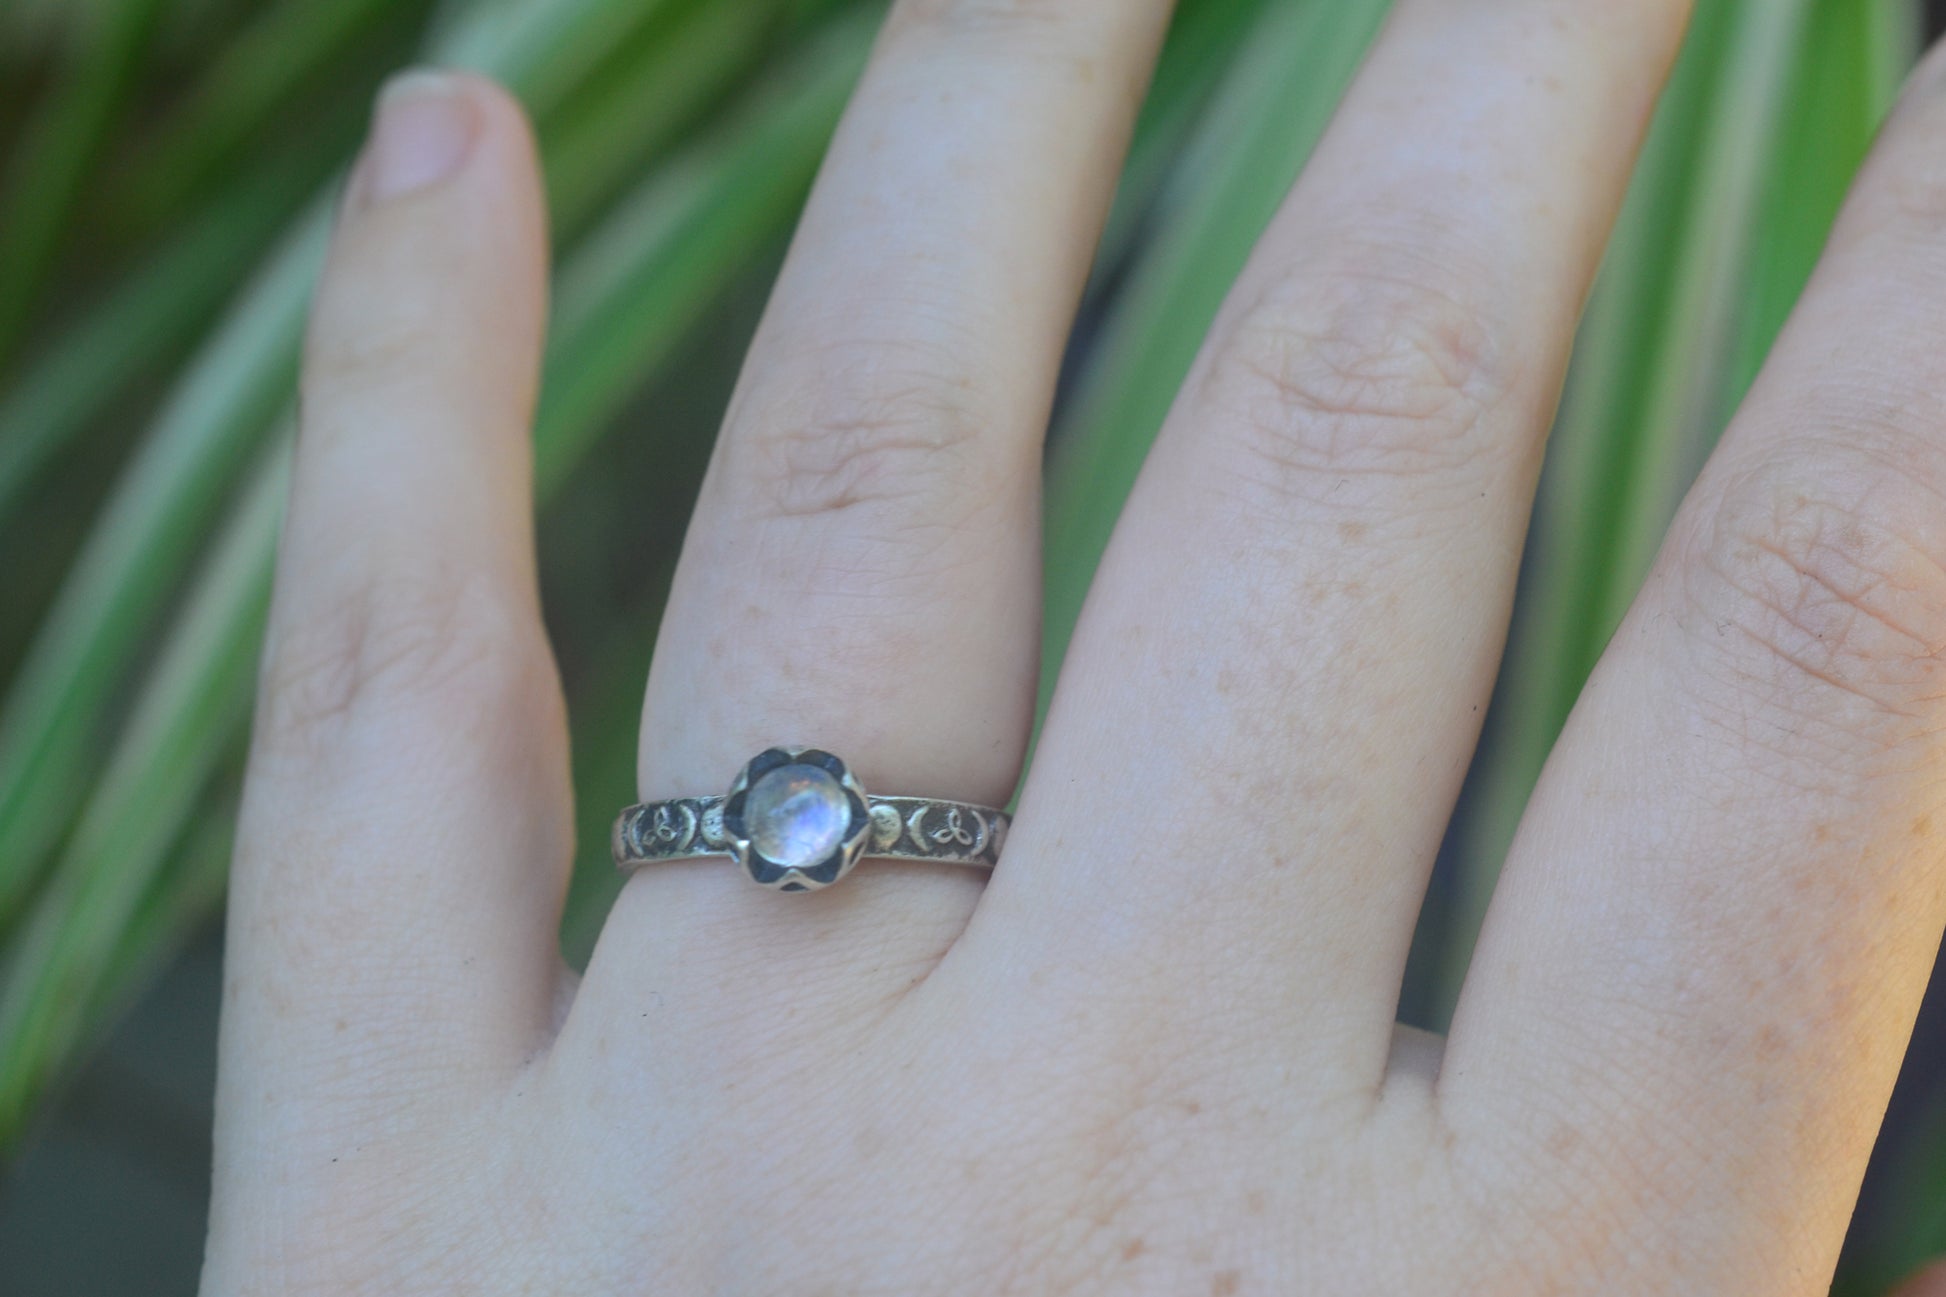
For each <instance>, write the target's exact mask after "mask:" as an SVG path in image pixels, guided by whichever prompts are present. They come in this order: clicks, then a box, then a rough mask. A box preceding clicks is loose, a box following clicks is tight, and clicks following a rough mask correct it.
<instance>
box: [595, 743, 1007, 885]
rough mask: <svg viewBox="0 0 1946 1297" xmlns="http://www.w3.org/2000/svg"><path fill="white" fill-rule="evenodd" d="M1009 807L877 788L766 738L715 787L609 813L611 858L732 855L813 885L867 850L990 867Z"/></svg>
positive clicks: (632, 863) (839, 766)
mask: <svg viewBox="0 0 1946 1297" xmlns="http://www.w3.org/2000/svg"><path fill="white" fill-rule="evenodd" d="M1008 823H1009V821H1008V818H1007V814H1006V812H1005V811H998V810H995V809H993V808H992V807H990V806H975V805H972V804H971V803H968V802H948V801H938V800H934V799H932V798H926V797H873V796H870V795H869V794H867V793H866V792H865V789H864V787H863V786H862V785H860V784H859V782H858V779H857V777H856V776H854V775H853V774H852V773H851V771H850V770H849V769H848V768H846V766H845V763H844V762H843V761H840V760H839V759H838V758H837V757H834V756H832V755H831V754H830V753H829V752H821V751H819V750H818V749H816V748H768V749H766V750H765V751H763V752H760V753H758V754H757V755H756V756H754V757H752V758H751V759H750V761H749V762H748V763H747V764H745V766H744V767H743V769H742V770H740V771H738V772H737V777H736V781H735V782H734V783H732V784H731V785H730V791H729V792H728V793H726V794H724V795H723V796H721V797H678V798H674V799H671V800H669V801H662V802H644V803H642V804H641V805H639V806H631V807H629V808H628V809H627V810H625V811H623V812H622V814H621V817H620V818H619V819H617V820H616V821H615V832H614V836H613V841H612V846H613V848H614V853H615V864H616V865H617V866H618V867H620V868H621V869H624V870H630V869H635V868H637V867H639V866H641V865H646V864H653V863H655V862H657V861H663V860H687V859H691V858H694V857H697V856H729V857H731V858H732V859H734V860H735V861H736V862H737V863H738V864H739V865H741V866H742V867H743V870H744V872H745V873H747V874H748V875H749V876H750V878H751V880H752V881H754V882H757V883H760V884H762V885H763V886H765V887H769V888H773V889H775V890H777V891H780V892H815V891H817V890H818V889H820V888H824V887H829V886H831V884H833V883H835V882H837V881H838V880H839V879H840V878H843V877H844V876H845V875H846V874H848V873H850V872H851V869H852V866H854V865H856V864H857V863H858V862H859V861H860V860H862V859H864V858H866V857H867V856H869V857H872V858H874V859H882V860H917V861H923V862H928V863H931V864H939V865H964V866H969V867H972V868H975V869H991V868H993V866H994V864H995V862H996V861H998V860H999V858H1000V847H1001V844H1002V843H1003V842H1004V841H1005V840H1006V836H1007V825H1008Z"/></svg>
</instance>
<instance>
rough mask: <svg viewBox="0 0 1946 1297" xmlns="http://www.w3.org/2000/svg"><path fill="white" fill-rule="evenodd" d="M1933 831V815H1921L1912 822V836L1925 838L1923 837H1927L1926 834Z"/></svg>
mask: <svg viewBox="0 0 1946 1297" xmlns="http://www.w3.org/2000/svg"><path fill="white" fill-rule="evenodd" d="M1931 832H1932V816H1930V815H1921V816H1920V817H1919V818H1918V819H1916V820H1914V821H1913V822H1912V836H1913V837H1915V838H1923V837H1925V836H1926V835H1927V834H1928V833H1931Z"/></svg>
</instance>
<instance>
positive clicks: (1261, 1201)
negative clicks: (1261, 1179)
mask: <svg viewBox="0 0 1946 1297" xmlns="http://www.w3.org/2000/svg"><path fill="white" fill-rule="evenodd" d="M1269 1205H1270V1197H1269V1195H1267V1194H1266V1193H1264V1191H1263V1190H1262V1189H1252V1190H1251V1191H1250V1192H1249V1193H1247V1194H1245V1195H1244V1199H1243V1206H1244V1209H1245V1210H1246V1211H1248V1212H1249V1213H1250V1214H1251V1215H1252V1216H1261V1215H1263V1214H1264V1208H1266V1207H1267V1206H1269Z"/></svg>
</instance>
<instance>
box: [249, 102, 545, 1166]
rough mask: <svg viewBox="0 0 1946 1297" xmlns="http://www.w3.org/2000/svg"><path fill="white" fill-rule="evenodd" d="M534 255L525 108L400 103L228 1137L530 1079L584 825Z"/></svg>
mask: <svg viewBox="0 0 1946 1297" xmlns="http://www.w3.org/2000/svg"><path fill="white" fill-rule="evenodd" d="M545 257H546V242H545V236H544V231H543V215H542V210H541V206H540V197H539V180H538V177H537V174H536V169H535V164H534V158H533V153H532V147H531V143H530V140H529V137H528V133H527V128H526V126H525V123H524V121H523V119H522V117H521V114H520V111H519V109H518V108H517V107H516V106H515V104H514V103H513V101H512V100H510V99H509V98H508V97H507V96H506V95H505V94H503V93H502V92H500V91H499V90H497V89H495V88H493V87H492V86H490V85H488V84H486V83H484V82H482V81H479V80H477V79H473V78H468V77H462V76H457V75H454V76H448V75H444V74H430V73H428V74H417V75H414V76H411V77H408V78H405V79H402V80H401V81H399V82H397V83H395V84H394V85H393V86H392V87H391V88H390V89H389V90H388V91H387V92H386V94H385V96H384V97H383V99H382V101H381V106H380V109H379V111H378V114H377V121H376V125H375V129H374V135H373V139H372V142H371V143H370V144H369V145H368V147H367V149H366V152H365V155H364V157H363V159H362V161H361V162H360V163H359V165H358V167H357V168H356V170H355V171H354V173H353V176H352V179H351V181H350V182H349V185H348V188H347V192H346V197H345V200H344V204H343V210H342V213H341V215H340V217H339V222H338V228H337V231H336V233H335V235H334V238H333V242H332V248H331V253H330V257H329V262H328V265H327V267H326V269H325V272H324V276H323V279H322V281H321V283H320V286H319V291H318V297H317V301H316V305H315V307H314V309H313V314H312V323H311V332H310V337H309V342H308V346H307V351H306V356H305V362H304V376H303V383H302V396H303V418H302V427H301V431H300V434H299V440H298V451H297V458H296V466H295V470H294V478H293V483H292V489H291V505H290V515H289V520H288V522H287V525H286V528H285V533H284V540H283V548H282V553H281V555H280V558H279V565H278V575H277V589H276V596H275V600H274V607H273V612H272V616H271V625H270V631H269V636H268V640H267V643H266V647H265V661H264V668H263V680H262V689H261V701H260V704H259V707H258V715H257V727H256V735H255V742H254V746H253V750H252V754H251V762H250V772H249V782H248V792H247V797H246V802H245V807H244V811H243V816H242V823H241V826H240V830H239V834H240V836H239V841H238V848H237V859H236V870H235V878H234V881H233V884H232V889H231V900H230V934H229V948H228V950H229V953H228V960H229V963H228V969H227V972H228V980H229V988H228V997H229V998H228V999H227V1001H226V1007H225V1010H224V1029H223V1030H224V1060H223V1068H224V1072H223V1075H224V1084H225V1087H226V1090H227V1096H226V1104H227V1106H226V1107H225V1109H224V1111H225V1114H226V1119H227V1120H234V1121H238V1122H244V1121H246V1120H248V1119H249V1118H248V1115H247V1114H244V1113H242V1112H240V1111H239V1109H240V1108H250V1107H252V1106H253V1105H255V1104H257V1103H259V1102H262V1103H264V1104H271V1103H273V1102H275V1103H285V1102H286V1101H293V1102H294V1101H297V1100H300V1099H303V1098H306V1097H308V1096H306V1095H304V1094H303V1092H302V1091H300V1089H299V1087H298V1086H296V1085H295V1084H292V1085H282V1086H274V1085H272V1084H271V1082H270V1081H269V1080H268V1079H267V1078H271V1077H290V1078H305V1086H306V1087H308V1088H309V1089H311V1090H313V1091H316V1090H325V1091H336V1092H339V1093H340V1094H341V1095H343V1096H344V1097H346V1098H347V1099H348V1100H354V1099H355V1101H357V1102H368V1098H366V1097H364V1096H369V1095H370V1094H371V1093H374V1092H375V1091H376V1090H378V1089H381V1088H382V1089H384V1090H385V1092H386V1093H387V1094H389V1095H393V1096H395V1097H399V1098H401V1099H409V1098H410V1097H411V1095H412V1093H413V1092H414V1089H415V1087H419V1086H433V1085H435V1084H439V1085H445V1084H447V1083H448V1082H449V1081H460V1080H464V1079H465V1078H468V1077H470V1076H477V1075H482V1074H485V1073H487V1072H490V1071H491V1070H492V1067H493V1066H494V1065H496V1064H510V1063H512V1062H514V1061H517V1060H518V1059H519V1058H520V1057H522V1055H523V1054H525V1053H526V1051H528V1050H530V1049H531V1048H533V1046H534V1043H535V1041H536V1040H537V1038H538V1033H539V1032H540V1031H541V1030H542V1029H543V1028H544V1026H545V1023H546V1021H547V1018H548V1012H549V1003H550V996H551V994H552V989H553V979H554V974H555V970H556V968H557V966H558V955H557V954H556V944H555V942H554V940H553V929H554V926H555V924H556V922H557V916H558V901H559V896H560V891H561V888H562V885H563V883H564V870H565V866H566V861H567V859H568V851H569V842H568V834H569V818H570V817H569V809H568V797H569V794H568V790H567V784H566V777H567V776H566V768H567V758H566V745H565V735H564V723H563V713H562V706H561V699H560V694H559V686H558V684H557V683H556V679H555V675H554V670H553V665H552V661H551V657H550V654H549V652H548V648H547V643H546V640H545V637H544V634H543V631H542V628H541V623H540V616H539V608H538V602H537V598H536V591H535V576H534V556H533V542H532V534H531V522H530V510H531V504H530V486H529V450H528V440H527V421H528V415H529V410H530V406H531V403H532V400H533V395H534V385H535V381H536V369H537V363H538V355H539V348H540V337H541V330H542V319H543V314H544V309H545V291H546V290H545ZM353 1042H355V1045H354V1044H353ZM375 1066H376V1067H383V1068H385V1069H387V1075H388V1077H389V1080H388V1082H387V1084H386V1085H385V1086H383V1087H380V1086H378V1085H377V1084H376V1083H375V1082H374V1080H373V1078H372V1074H371V1070H372V1069H373V1068H374V1067H375ZM273 1094H274V1096H275V1097H274V1099H273V1098H272V1097H271V1096H272V1095H273ZM255 1117H256V1118H257V1119H258V1120H264V1119H265V1117H266V1114H261V1113H259V1114H255ZM252 1128H254V1129H259V1130H261V1129H275V1128H276V1127H275V1124H274V1123H273V1122H269V1121H265V1122H264V1125H262V1126H257V1127H252ZM331 1129H332V1130H333V1131H335V1132H338V1133H342V1132H343V1128H342V1127H339V1126H333V1127H332V1128H331Z"/></svg>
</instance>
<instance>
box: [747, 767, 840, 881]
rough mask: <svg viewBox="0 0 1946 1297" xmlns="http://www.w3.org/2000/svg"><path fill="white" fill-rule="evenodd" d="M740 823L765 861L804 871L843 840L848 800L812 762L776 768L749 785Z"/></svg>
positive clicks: (820, 862) (824, 858) (832, 779)
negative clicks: (810, 764) (806, 764)
mask: <svg viewBox="0 0 1946 1297" xmlns="http://www.w3.org/2000/svg"><path fill="white" fill-rule="evenodd" d="M743 827H744V829H745V831H746V832H748V833H749V834H750V845H751V846H753V847H755V848H756V850H757V852H758V854H760V855H762V856H763V857H764V858H765V859H768V860H773V861H775V862H776V863H778V864H780V865H784V866H786V867H787V868H791V869H809V868H811V867H812V866H814V865H819V864H822V863H824V861H825V860H827V859H828V858H829V857H830V855H831V853H832V852H833V851H836V850H837V849H838V844H839V843H841V842H843V841H844V840H845V830H846V829H848V828H850V827H851V801H850V799H849V798H847V797H846V796H845V790H844V787H843V786H842V785H841V784H839V782H838V781H837V780H836V779H834V778H832V776H831V775H830V774H829V773H828V772H826V771H824V770H820V769H819V768H818V767H816V766H779V767H778V768H777V769H775V770H773V771H771V772H770V773H769V774H766V775H764V776H762V777H761V778H759V779H758V780H757V782H756V783H754V784H752V785H750V791H749V793H748V794H746V795H745V797H744V801H743Z"/></svg>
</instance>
